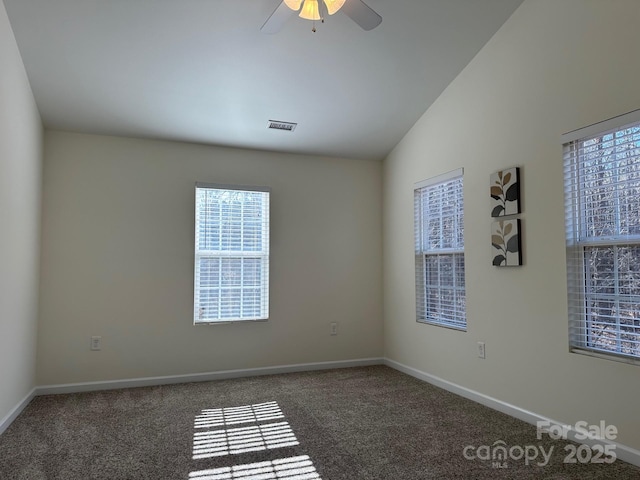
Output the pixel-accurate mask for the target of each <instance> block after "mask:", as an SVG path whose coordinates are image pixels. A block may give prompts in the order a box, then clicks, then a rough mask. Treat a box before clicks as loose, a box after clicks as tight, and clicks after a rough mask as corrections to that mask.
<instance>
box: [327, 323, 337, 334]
mask: <svg viewBox="0 0 640 480" xmlns="http://www.w3.org/2000/svg"><path fill="white" fill-rule="evenodd" d="M329 334H330V335H337V334H338V322H331V323H330V324H329Z"/></svg>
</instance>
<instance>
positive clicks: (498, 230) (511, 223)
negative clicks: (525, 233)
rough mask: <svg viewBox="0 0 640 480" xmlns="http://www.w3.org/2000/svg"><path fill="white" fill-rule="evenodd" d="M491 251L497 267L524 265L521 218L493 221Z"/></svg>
mask: <svg viewBox="0 0 640 480" xmlns="http://www.w3.org/2000/svg"><path fill="white" fill-rule="evenodd" d="M491 252H492V258H493V265H495V266H496V267H514V266H518V265H522V249H521V248H520V219H515V220H503V221H499V222H493V224H492V226H491Z"/></svg>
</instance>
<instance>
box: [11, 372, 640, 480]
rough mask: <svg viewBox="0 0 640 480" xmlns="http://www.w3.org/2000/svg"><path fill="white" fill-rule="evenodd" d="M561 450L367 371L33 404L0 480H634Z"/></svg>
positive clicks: (637, 473) (458, 400) (494, 418)
mask: <svg viewBox="0 0 640 480" xmlns="http://www.w3.org/2000/svg"><path fill="white" fill-rule="evenodd" d="M567 445H574V447H575V446H576V444H572V443H571V442H569V441H564V440H556V441H554V440H551V439H550V438H549V437H548V436H546V435H545V436H544V437H543V438H542V439H541V440H539V439H538V438H537V437H536V428H535V426H532V425H529V424H527V423H524V422H522V421H519V420H517V419H514V418H512V417H509V416H507V415H504V414H502V413H499V412H496V411H494V410H491V409H489V408H487V407H484V406H482V405H480V404H477V403H475V402H472V401H470V400H467V399H464V398H462V397H459V396H457V395H454V394H452V393H449V392H447V391H444V390H442V389H439V388H437V387H434V386H432V385H429V384H427V383H424V382H422V381H419V380H417V379H415V378H413V377H410V376H408V375H405V374H403V373H400V372H398V371H396V370H393V369H391V368H388V367H384V366H374V367H362V368H360V367H359V368H345V369H337V370H326V371H317V372H305V373H292V374H282V375H272V376H261V377H250V378H240V379H233V380H220V381H214V382H201V383H188V384H180V385H167V386H158V387H145V388H132V389H121V390H109V391H101V392H90V393H78V394H68V395H48V396H39V397H36V398H35V399H34V400H33V401H32V402H31V403H30V404H29V405H28V406H27V408H26V409H25V410H24V411H23V412H22V414H21V415H20V416H19V417H18V418H17V419H16V420H15V421H14V422H13V424H12V425H11V426H10V427H9V428H8V429H7V430H6V431H5V433H4V434H2V435H0V479H2V480H40V479H51V480H53V479H60V480H62V479H64V480H80V479H82V480H86V479H109V480H115V479H123V480H124V479H128V480H138V479H139V480H146V479H154V480H169V479H172V480H235V479H239V480H240V479H241V480H267V479H287V480H313V479H323V480H340V479H345V480H369V479H371V480H374V479H375V480H414V479H416V480H417V479H515V478H518V479H580V480H589V479H640V469H639V468H636V467H634V466H632V465H629V464H627V463H624V462H622V461H620V460H616V461H614V462H613V463H591V462H587V463H581V462H580V461H579V460H580V459H582V460H584V459H586V458H587V457H590V456H591V454H592V453H593V452H591V450H589V451H588V452H587V451H586V450H584V449H583V450H581V451H580V454H581V456H578V457H576V458H577V459H578V461H577V462H576V463H565V462H564V460H565V457H566V456H567V455H568V453H569V452H570V450H571V449H572V448H574V447H567ZM499 447H505V448H506V450H504V451H506V452H507V454H506V456H505V455H503V456H502V457H500V455H499V454H500V453H501V452H502V453H504V451H502V450H500V448H499ZM565 448H568V449H569V450H565ZM534 450H535V451H534ZM465 453H466V455H465ZM534 454H535V455H536V456H535V458H533V457H534ZM545 455H546V457H545ZM488 456H495V457H496V458H493V459H492V458H488V459H486V458H487V457H488ZM545 460H547V461H546V462H545Z"/></svg>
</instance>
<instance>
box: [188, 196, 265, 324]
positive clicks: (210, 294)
mask: <svg viewBox="0 0 640 480" xmlns="http://www.w3.org/2000/svg"><path fill="white" fill-rule="evenodd" d="M195 223H196V234H195V283H194V285H195V288H194V290H195V293H194V297H195V299H194V323H215V322H232V321H241V320H266V319H267V318H268V316H269V190H268V189H267V188H259V187H255V188H254V187H235V186H234V187H229V186H216V185H206V184H197V185H196V222H195Z"/></svg>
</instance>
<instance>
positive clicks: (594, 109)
mask: <svg viewBox="0 0 640 480" xmlns="http://www.w3.org/2000/svg"><path fill="white" fill-rule="evenodd" d="M638 25H640V4H639V3H638V1H637V0H608V1H602V0H562V1H558V0H526V1H525V2H524V4H523V5H522V6H521V7H520V8H519V9H518V10H517V11H516V12H515V13H514V15H513V16H512V17H511V18H510V19H509V20H508V21H507V23H506V24H505V25H504V26H503V27H502V29H501V30H500V31H499V32H498V33H497V34H496V35H495V36H494V38H493V39H492V40H491V41H490V42H489V43H488V44H487V45H486V46H485V47H484V49H483V50H482V51H481V52H480V53H479V54H478V55H477V56H476V58H475V59H474V60H473V61H472V62H471V64H470V65H469V66H468V67H467V68H466V69H465V70H464V71H463V72H462V73H461V74H460V75H459V77H458V78H457V79H456V80H455V81H454V82H453V83H452V84H451V85H450V86H449V87H448V88H447V90H446V91H445V92H444V93H443V94H442V96H441V97H440V98H439V99H438V101H437V102H436V103H435V104H434V105H433V106H432V107H431V108H430V109H429V110H428V111H427V112H426V113H425V114H424V115H423V117H422V118H421V119H420V120H419V121H418V122H417V123H416V125H415V126H414V127H413V129H412V130H411V131H410V132H409V133H408V134H407V135H406V137H405V138H404V139H403V141H402V142H401V143H400V144H399V145H398V146H397V147H396V148H395V150H394V151H393V152H392V154H391V155H389V157H388V158H387V159H386V160H385V162H384V167H383V178H384V220H383V225H384V230H383V231H384V273H385V275H384V295H385V296H384V317H385V323H384V329H385V331H384V333H385V355H386V356H387V357H388V358H391V359H393V360H395V361H398V362H400V363H403V364H405V365H408V366H410V367H413V368H416V369H418V370H421V371H423V372H427V373H429V374H432V375H436V376H438V377H441V378H443V379H445V380H448V381H450V382H453V383H456V384H458V385H461V386H463V387H466V388H468V389H471V390H475V391H477V392H481V393H483V394H486V395H489V396H491V397H495V398H497V399H499V400H502V401H504V402H508V403H510V404H513V405H516V406H518V407H520V408H523V409H527V410H530V411H532V412H535V413H537V414H540V415H544V416H547V417H550V418H552V419H555V420H558V421H562V422H566V423H568V424H574V423H575V422H576V421H578V420H585V421H588V422H590V423H596V422H598V421H600V420H605V421H606V422H607V423H609V424H614V425H617V426H618V428H619V430H620V435H619V438H618V440H619V441H620V442H621V443H623V444H626V445H628V446H631V447H633V448H636V449H640V416H639V415H638V410H637V408H638V407H637V406H638V398H639V394H640V383H639V382H638V375H639V374H640V370H639V369H640V367H637V366H630V365H626V364H622V363H618V362H613V361H607V360H601V359H596V358H591V357H587V356H583V355H577V354H571V353H569V352H568V347H567V345H568V338H567V337H568V334H567V302H566V284H565V281H566V280H565V266H564V265H565V249H564V199H563V178H562V147H561V141H560V136H561V134H562V133H564V132H567V131H570V130H573V129H576V128H579V127H582V126H585V125H589V124H591V123H594V122H598V121H600V120H604V119H607V118H609V117H612V116H615V115H619V114H622V113H625V112H628V111H630V110H633V109H638V108H640V89H639V88H638V85H639V83H638V82H639V79H640V62H638V45H640V28H638ZM511 166H520V167H521V168H522V183H523V191H522V193H523V196H524V213H523V214H522V219H523V227H524V247H523V248H524V261H525V265H524V266H523V267H520V268H506V269H500V268H496V267H492V266H491V254H490V241H489V238H490V225H491V218H490V209H489V192H488V190H489V188H488V183H489V175H490V174H491V173H493V172H495V171H497V170H499V169H502V168H505V167H511ZM458 167H464V169H465V175H464V184H465V185H464V188H465V192H464V193H465V244H466V266H467V272H466V278H467V294H468V311H467V314H468V324H469V328H468V332H466V333H461V332H457V331H453V330H447V329H443V328H438V327H434V326H428V325H423V324H417V323H416V322H415V312H414V305H415V293H414V265H413V261H414V260H413V216H412V215H413V205H412V185H413V183H414V182H417V181H420V180H423V179H426V178H429V177H432V176H435V175H438V174H440V173H443V172H447V171H450V170H452V169H454V168H458ZM478 341H483V342H486V355H487V358H486V360H481V359H479V358H477V356H476V342H478Z"/></svg>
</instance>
